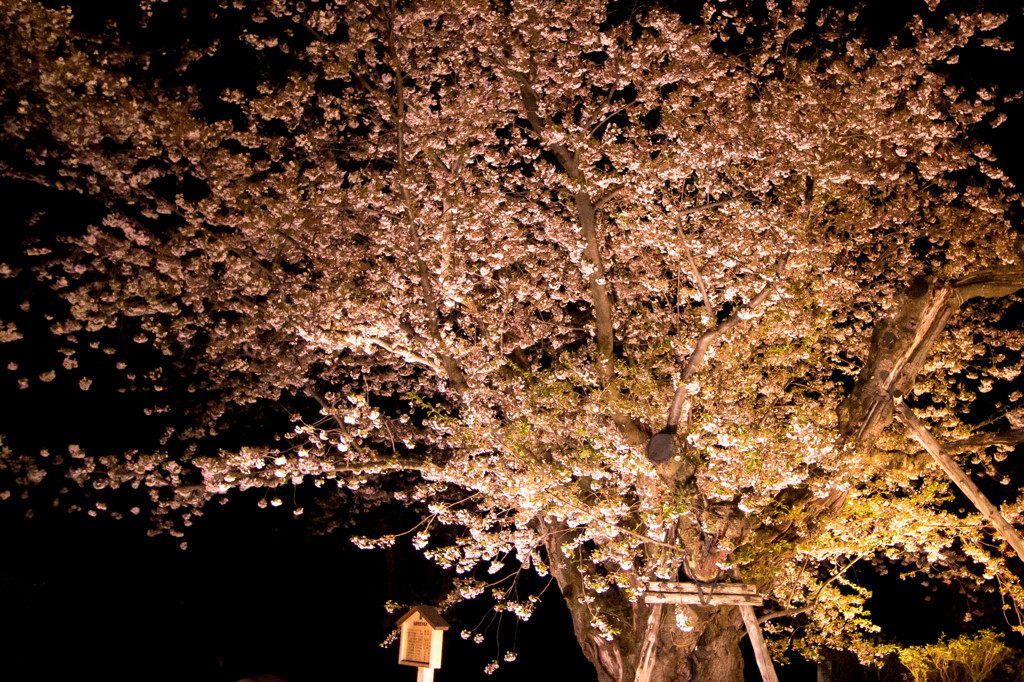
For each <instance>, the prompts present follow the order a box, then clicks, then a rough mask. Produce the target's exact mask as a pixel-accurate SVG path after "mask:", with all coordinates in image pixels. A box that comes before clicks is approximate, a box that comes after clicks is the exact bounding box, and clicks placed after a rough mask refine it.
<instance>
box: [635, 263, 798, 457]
mask: <svg viewBox="0 0 1024 682" xmlns="http://www.w3.org/2000/svg"><path fill="white" fill-rule="evenodd" d="M787 260H789V252H788V251H787V252H786V253H783V254H782V255H781V256H779V259H778V260H777V261H776V262H775V271H774V277H772V278H769V280H768V282H767V283H766V284H765V285H764V288H762V289H761V291H759V292H758V293H757V294H756V295H755V296H754V297H753V298H752V299H750V300H749V301H747V302H746V303H745V304H744V305H742V306H740V308H739V309H738V310H736V311H735V312H734V313H733V314H732V315H731V316H729V319H727V320H726V321H725V322H722V323H721V324H720V325H718V326H717V327H714V328H712V329H708V330H707V331H705V332H704V333H703V334H701V336H700V338H699V339H697V343H696V344H695V345H694V348H693V352H692V353H690V357H689V358H688V359H687V361H686V366H685V367H684V368H683V373H682V375H681V376H680V378H679V386H678V388H676V392H675V395H673V397H672V403H671V404H670V405H669V410H668V424H667V426H666V427H665V431H664V432H663V433H675V431H676V430H677V428H678V426H679V422H680V420H681V419H682V418H683V417H684V414H685V416H687V417H688V416H689V411H690V387H689V384H690V381H691V380H692V379H693V376H694V375H695V374H696V373H697V371H698V370H699V369H700V367H701V364H703V362H704V355H705V354H706V353H707V350H708V348H710V347H711V344H712V342H714V341H715V340H716V339H717V338H718V337H719V336H721V335H722V334H724V333H726V332H728V331H729V330H730V329H732V328H733V327H735V326H736V325H738V324H739V323H740V320H741V319H743V317H744V316H745V314H746V313H748V312H750V311H751V310H753V309H754V308H756V307H757V306H759V305H761V303H763V302H764V301H765V299H767V298H768V293H769V292H770V290H771V288H772V286H773V285H774V280H775V279H778V278H779V277H781V276H782V272H783V271H784V270H785V268H786V261H787ZM651 443H655V440H654V439H652V440H651ZM663 444H668V445H669V448H668V450H669V453H668V454H671V443H670V442H669V443H658V444H657V445H656V446H655V447H654V448H652V447H651V445H650V444H649V445H648V449H647V456H648V458H650V459H652V460H654V461H664V459H667V457H665V458H664V459H658V458H659V457H661V456H662V454H663V452H662V448H660V447H658V445H663Z"/></svg>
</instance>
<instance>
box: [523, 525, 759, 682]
mask: <svg viewBox="0 0 1024 682" xmlns="http://www.w3.org/2000/svg"><path fill="white" fill-rule="evenodd" d="M539 530H540V531H541V533H542V534H543V536H544V546H545V549H546V550H547V555H548V563H549V568H550V570H551V575H552V576H554V577H555V579H556V580H557V581H558V585H559V587H560V588H561V590H562V596H563V597H565V600H566V604H567V606H568V607H569V612H570V614H571V615H572V622H573V629H574V632H575V634H576V641H577V642H579V644H580V647H581V648H582V650H583V653H584V655H585V656H586V657H587V659H588V660H589V661H590V662H591V663H593V664H594V668H595V669H596V670H597V679H598V680H600V682H689V681H691V680H693V681H694V682H696V681H697V680H700V681H701V682H740V681H741V680H743V657H742V655H741V654H740V648H739V643H740V639H741V638H742V636H743V634H744V632H745V630H744V626H743V619H742V617H741V615H740V611H739V608H738V607H735V606H722V607H700V606H694V607H689V606H686V607H681V608H685V609H686V613H687V615H688V617H689V621H690V625H692V630H690V631H689V632H683V631H682V630H681V629H680V628H679V627H678V625H677V624H676V617H675V613H676V612H675V608H676V607H674V606H671V605H656V606H647V605H645V604H644V603H643V600H642V599H641V600H638V601H637V602H636V603H630V602H629V601H628V600H627V599H626V597H625V595H624V594H623V593H622V592H621V591H618V590H609V591H607V592H604V593H601V594H594V593H593V592H586V593H585V592H584V590H583V579H582V577H581V574H580V572H579V570H578V562H575V561H572V560H570V559H569V558H568V557H566V556H565V554H564V553H563V552H562V549H561V546H562V544H563V543H565V542H566V541H567V540H568V539H569V538H570V537H571V531H569V530H568V529H567V528H565V526H562V525H561V524H557V523H551V522H541V523H540V524H539ZM589 600H593V601H589ZM587 601H589V603H585V602H587ZM595 615H600V616H601V617H602V618H603V619H604V620H605V622H607V623H608V625H609V626H610V627H611V628H612V629H614V630H615V631H616V632H615V634H614V635H613V636H612V637H611V638H610V639H606V638H605V637H603V636H602V634H603V633H602V632H601V631H600V630H598V629H597V628H595V627H594V626H593V625H592V623H593V616H595ZM648 639H650V646H648V647H645V646H644V645H645V643H646V642H647V641H648Z"/></svg>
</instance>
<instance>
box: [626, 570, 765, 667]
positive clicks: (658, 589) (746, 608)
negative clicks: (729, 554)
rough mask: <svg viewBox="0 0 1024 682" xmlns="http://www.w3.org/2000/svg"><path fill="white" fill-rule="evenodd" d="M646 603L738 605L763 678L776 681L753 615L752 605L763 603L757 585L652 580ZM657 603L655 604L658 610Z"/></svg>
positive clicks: (645, 599)
mask: <svg viewBox="0 0 1024 682" xmlns="http://www.w3.org/2000/svg"><path fill="white" fill-rule="evenodd" d="M644 603H645V604H691V605H694V606H738V607H739V608H740V614H741V615H742V616H743V625H744V626H746V628H747V636H748V637H750V644H751V646H752V647H753V648H754V658H755V659H756V660H757V667H758V669H759V670H760V671H761V679H763V680H764V682H779V678H778V677H777V676H776V674H775V666H774V665H772V658H771V656H769V655H768V647H767V646H766V645H765V643H764V637H763V636H762V635H761V626H760V625H758V623H757V616H756V615H754V607H755V606H761V605H763V604H764V600H763V599H762V598H761V596H760V595H759V594H758V593H757V586H756V585H748V584H745V583H713V584H700V585H698V584H697V583H672V582H653V583H651V584H650V585H649V586H648V588H647V592H645V593H644ZM657 608H658V607H655V610H657Z"/></svg>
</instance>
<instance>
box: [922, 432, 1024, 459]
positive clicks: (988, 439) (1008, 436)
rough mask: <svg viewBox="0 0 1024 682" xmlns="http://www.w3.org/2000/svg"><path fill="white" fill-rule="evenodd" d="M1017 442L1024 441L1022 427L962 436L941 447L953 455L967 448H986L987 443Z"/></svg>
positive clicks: (1010, 443) (1009, 443)
mask: <svg viewBox="0 0 1024 682" xmlns="http://www.w3.org/2000/svg"><path fill="white" fill-rule="evenodd" d="M1018 443H1024V429H1010V430H1009V431H999V432H998V433H982V434H978V435H977V436H971V437H970V438H962V439H960V440H955V441H953V442H952V443H946V444H945V445H943V446H942V449H943V450H944V451H945V452H947V453H949V454H951V455H955V454H958V453H961V452H967V451H969V450H980V449H983V448H987V447H988V446H989V445H1017V444H1018Z"/></svg>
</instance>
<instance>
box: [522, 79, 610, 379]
mask: <svg viewBox="0 0 1024 682" xmlns="http://www.w3.org/2000/svg"><path fill="white" fill-rule="evenodd" d="M518 78H519V92H520V95H521V97H522V99H523V106H524V108H525V109H526V118H527V120H528V121H529V122H530V127H531V128H533V131H534V132H535V133H536V134H537V136H538V137H540V138H541V140H542V141H543V140H544V128H545V126H546V123H545V121H544V119H543V118H541V116H540V113H539V110H538V107H537V93H535V92H534V90H533V88H532V87H531V86H530V84H529V82H528V81H527V80H526V77H525V76H522V75H520V76H519V77H518ZM547 148H548V149H550V150H551V153H552V154H554V155H555V158H556V159H558V163H559V165H561V166H562V168H563V170H565V173H566V175H568V176H569V177H570V178H572V179H573V180H576V181H577V182H578V184H579V185H580V187H581V188H580V189H578V190H577V191H576V192H575V193H574V194H573V202H574V204H575V206H576V218H577V220H578V221H579V224H580V228H581V229H582V230H583V236H584V238H585V239H586V248H585V250H584V255H585V256H586V258H587V260H588V261H589V262H590V265H591V268H592V271H591V273H590V298H591V302H592V303H593V305H594V327H595V329H594V331H595V335H596V337H597V363H598V371H599V376H600V377H601V383H602V384H603V385H605V386H607V385H609V384H611V383H612V379H613V378H614V377H615V351H614V348H615V334H614V329H613V327H612V301H611V295H610V293H609V290H608V283H607V280H606V278H605V270H604V260H603V259H602V258H601V242H600V240H599V239H598V235H597V220H596V216H595V205H594V201H593V200H592V199H591V197H590V193H589V192H587V191H586V190H584V189H582V187H583V186H584V185H585V184H586V178H585V176H584V175H583V172H582V171H581V170H580V168H579V163H578V159H577V157H576V154H575V153H574V152H573V151H572V150H570V149H569V148H568V147H566V146H565V145H564V144H562V143H561V142H550V143H547Z"/></svg>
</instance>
